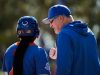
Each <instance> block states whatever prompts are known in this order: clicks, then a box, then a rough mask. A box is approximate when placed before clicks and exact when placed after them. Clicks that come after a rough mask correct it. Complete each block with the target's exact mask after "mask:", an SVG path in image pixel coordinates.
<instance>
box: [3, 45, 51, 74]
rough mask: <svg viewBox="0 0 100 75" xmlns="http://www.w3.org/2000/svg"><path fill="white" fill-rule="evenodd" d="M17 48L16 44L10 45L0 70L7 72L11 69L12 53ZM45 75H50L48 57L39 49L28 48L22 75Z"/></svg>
mask: <svg viewBox="0 0 100 75" xmlns="http://www.w3.org/2000/svg"><path fill="white" fill-rule="evenodd" d="M16 48H17V45H16V44H13V45H11V46H10V47H9V48H8V49H7V50H6V53H5V55H4V62H3V67H2V70H3V71H4V72H7V73H8V75H9V72H10V71H11V68H12V63H13V58H14V52H15V50H16ZM40 74H46V75H50V66H49V62H48V57H47V54H46V52H45V50H44V49H43V48H39V47H38V46H36V45H32V46H29V47H28V50H27V51H26V53H25V56H24V59H23V75H40Z"/></svg>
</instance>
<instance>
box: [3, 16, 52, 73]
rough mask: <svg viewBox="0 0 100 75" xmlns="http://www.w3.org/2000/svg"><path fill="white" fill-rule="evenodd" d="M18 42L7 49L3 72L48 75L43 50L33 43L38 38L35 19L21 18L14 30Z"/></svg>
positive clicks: (46, 58) (29, 17)
mask: <svg viewBox="0 0 100 75" xmlns="http://www.w3.org/2000/svg"><path fill="white" fill-rule="evenodd" d="M16 31H17V35H18V38H20V41H19V42H16V43H14V44H12V45H11V46H10V47H8V48H7V50H6V52H5V55H4V62H3V71H4V72H6V74H7V75H50V66H49V63H48V57H47V54H46V52H45V50H44V49H43V48H41V47H39V46H37V45H36V44H35V43H34V40H35V39H36V38H37V37H38V36H39V27H38V23H37V20H36V18H35V17H32V16H23V17H21V18H20V19H19V20H18V25H17V28H16Z"/></svg>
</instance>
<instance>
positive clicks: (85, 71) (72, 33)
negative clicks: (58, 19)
mask: <svg viewBox="0 0 100 75" xmlns="http://www.w3.org/2000/svg"><path fill="white" fill-rule="evenodd" d="M56 75H100V63H99V58H98V53H97V44H96V39H95V36H94V34H93V32H92V31H91V30H90V29H89V28H88V27H87V25H86V24H85V23H81V22H80V21H74V22H72V23H69V24H67V25H64V26H63V27H62V29H61V32H60V33H59V34H58V36H57V70H56Z"/></svg>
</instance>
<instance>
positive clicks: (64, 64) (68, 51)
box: [56, 33, 73, 75]
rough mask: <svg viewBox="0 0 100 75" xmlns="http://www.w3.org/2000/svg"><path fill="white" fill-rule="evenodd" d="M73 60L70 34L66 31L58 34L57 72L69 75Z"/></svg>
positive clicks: (58, 74)
mask: <svg viewBox="0 0 100 75" xmlns="http://www.w3.org/2000/svg"><path fill="white" fill-rule="evenodd" d="M72 62H73V46H72V40H71V38H70V36H68V35H67V34H66V33H61V34H59V35H58V39H57V70H56V71H57V72H56V73H57V74H56V75H69V73H70V71H71V67H72Z"/></svg>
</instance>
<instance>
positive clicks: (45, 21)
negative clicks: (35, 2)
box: [42, 18, 50, 24]
mask: <svg viewBox="0 0 100 75" xmlns="http://www.w3.org/2000/svg"><path fill="white" fill-rule="evenodd" d="M42 23H44V24H50V21H49V19H48V18H45V19H43V20H42Z"/></svg>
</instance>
